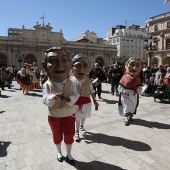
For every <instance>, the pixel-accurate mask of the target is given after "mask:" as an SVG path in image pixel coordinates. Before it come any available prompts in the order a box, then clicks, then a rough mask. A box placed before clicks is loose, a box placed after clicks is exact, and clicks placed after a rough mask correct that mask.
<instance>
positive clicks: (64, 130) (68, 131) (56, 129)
mask: <svg viewBox="0 0 170 170" xmlns="http://www.w3.org/2000/svg"><path fill="white" fill-rule="evenodd" d="M48 123H49V125H50V127H51V130H52V134H53V141H54V143H55V144H59V143H61V142H62V140H63V136H64V143H65V144H72V143H73V142H74V134H75V117H73V116H68V117H51V116H48Z"/></svg>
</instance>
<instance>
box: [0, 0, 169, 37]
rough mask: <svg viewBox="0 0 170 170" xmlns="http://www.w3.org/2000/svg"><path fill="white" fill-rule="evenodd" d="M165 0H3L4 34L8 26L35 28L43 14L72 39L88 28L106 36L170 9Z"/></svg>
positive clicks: (1, 30) (0, 2)
mask: <svg viewBox="0 0 170 170" xmlns="http://www.w3.org/2000/svg"><path fill="white" fill-rule="evenodd" d="M163 2H164V0H28V1H24V0H15V1H14V0H0V8H1V10H0V36H7V32H8V28H22V25H25V27H27V28H33V26H34V25H36V22H37V21H38V22H39V23H40V24H42V23H43V21H42V20H40V18H41V17H42V16H43V12H44V16H45V20H44V23H45V24H48V23H50V25H51V26H52V27H53V29H52V31H53V32H59V31H60V29H62V30H63V34H64V38H65V39H66V40H72V39H73V38H76V37H79V36H80V35H81V34H82V32H84V31H87V30H89V31H93V32H95V33H96V34H97V36H98V37H101V38H105V37H106V35H107V30H108V28H111V27H115V26H116V25H127V24H136V25H145V21H146V20H148V19H149V18H150V17H151V16H155V15H159V14H162V13H165V12H170V3H166V4H163Z"/></svg>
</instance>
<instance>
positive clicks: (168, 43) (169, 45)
mask: <svg viewBox="0 0 170 170" xmlns="http://www.w3.org/2000/svg"><path fill="white" fill-rule="evenodd" d="M166 49H170V39H168V40H166Z"/></svg>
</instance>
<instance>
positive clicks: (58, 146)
mask: <svg viewBox="0 0 170 170" xmlns="http://www.w3.org/2000/svg"><path fill="white" fill-rule="evenodd" d="M56 147H57V151H58V154H57V157H58V158H61V157H62V153H61V143H59V144H57V145H56Z"/></svg>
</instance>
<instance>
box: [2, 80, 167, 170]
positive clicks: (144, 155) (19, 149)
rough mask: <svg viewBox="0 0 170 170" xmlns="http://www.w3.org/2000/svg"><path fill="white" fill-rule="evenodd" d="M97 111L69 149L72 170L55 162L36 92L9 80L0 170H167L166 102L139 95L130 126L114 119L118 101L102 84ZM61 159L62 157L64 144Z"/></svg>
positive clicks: (44, 109)
mask: <svg viewBox="0 0 170 170" xmlns="http://www.w3.org/2000/svg"><path fill="white" fill-rule="evenodd" d="M102 89H103V92H102V99H97V100H98V102H99V104H100V106H99V111H95V110H94V108H93V113H92V117H91V118H89V119H87V120H86V122H85V128H86V130H87V131H88V133H87V134H86V135H83V134H82V133H80V137H81V142H80V143H76V142H75V143H74V144H73V150H72V155H73V156H74V158H75V159H76V164H75V166H71V165H69V164H68V163H66V162H65V161H64V162H62V163H60V162H58V161H57V158H56V155H57V151H56V147H55V145H54V144H53V141H52V135H51V130H50V128H49V125H48V122H47V107H46V106H45V105H43V104H42V102H41V99H42V92H41V90H35V91H31V92H30V95H24V94H23V93H22V91H20V90H19V86H18V84H17V83H16V82H15V81H13V85H12V89H7V88H6V91H2V96H1V97H0V170H15V169H17V170H75V169H77V170H93V169H94V170H169V169H170V103H168V102H165V103H160V102H154V100H153V98H152V97H143V96H140V105H139V107H138V111H137V115H136V116H135V117H134V118H135V119H134V120H133V121H132V123H131V125H130V126H125V125H124V123H123V122H124V119H123V118H122V117H120V116H119V114H118V109H117V103H118V97H116V96H112V95H111V93H110V84H104V83H103V84H102ZM62 150H63V155H64V156H66V150H65V146H64V144H62Z"/></svg>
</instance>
